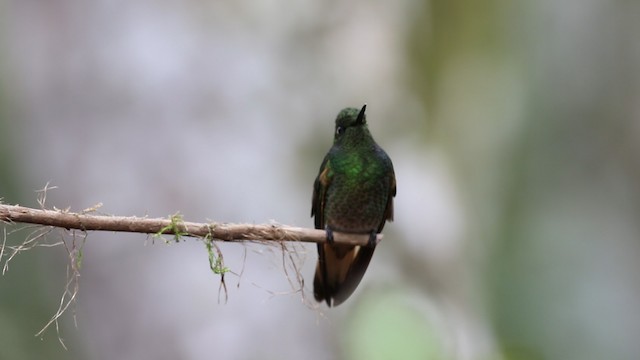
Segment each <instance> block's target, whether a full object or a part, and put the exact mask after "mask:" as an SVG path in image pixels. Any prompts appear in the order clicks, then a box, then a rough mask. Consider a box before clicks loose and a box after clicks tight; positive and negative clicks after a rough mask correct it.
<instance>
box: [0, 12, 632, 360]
mask: <svg viewBox="0 0 640 360" xmlns="http://www.w3.org/2000/svg"><path fill="white" fill-rule="evenodd" d="M639 17H640V3H637V2H630V1H628V2H624V1H604V2H603V1H600V2H596V1H590V2H579V1H570V0H563V1H538V2H534V1H517V2H508V1H500V0H490V1H486V2H475V1H471V0H454V1H445V0H433V1H424V2H412V1H398V2H380V1H375V2H366V1H356V2H338V1H329V2H321V1H304V2H298V3H284V2H276V1H256V2H246V3H243V2H218V1H211V2H205V1H183V2H172V1H160V2H154V1H146V0H139V1H130V2H126V1H104V0H97V1H91V2H83V1H78V0H61V1H51V2H40V1H32V0H27V1H24V0H23V1H10V0H4V1H2V2H0V155H1V156H2V158H0V167H1V168H2V170H3V171H2V173H1V174H0V197H2V198H3V202H5V203H12V204H15V203H20V204H22V205H27V206H34V207H35V206H37V203H36V196H37V194H35V193H34V192H33V191H34V190H36V189H40V188H42V187H43V186H44V185H45V184H46V183H47V182H49V183H50V184H51V185H55V186H57V189H54V190H50V191H49V192H48V196H47V205H48V206H49V207H54V206H55V207H57V208H67V207H69V208H70V209H71V210H72V211H81V210H82V209H85V208H89V207H92V206H94V205H95V204H97V203H100V202H101V203H103V204H104V205H103V206H102V207H101V208H100V210H99V211H100V212H102V213H107V214H116V215H138V216H144V215H148V216H151V217H167V216H169V215H171V214H174V213H176V212H180V213H181V214H182V215H183V216H184V218H185V220H188V221H219V222H249V223H267V222H270V221H276V222H278V223H283V224H289V225H296V226H305V227H311V226H312V224H313V222H312V219H311V218H310V217H309V213H310V206H311V203H310V202H311V186H312V183H313V180H314V178H315V176H316V173H317V170H318V167H319V165H320V162H321V160H322V158H323V156H324V154H325V152H326V151H327V150H328V149H329V147H330V145H331V141H332V136H333V121H334V119H335V116H336V114H337V113H338V111H339V110H340V109H342V108H344V107H346V106H354V107H359V106H361V105H362V104H363V103H367V104H368V107H367V111H368V122H369V127H370V129H371V131H372V133H373V135H374V136H375V138H376V140H377V141H378V143H379V144H380V145H381V146H383V147H384V148H385V149H386V151H387V152H388V153H389V155H390V156H391V158H392V159H393V161H394V165H395V171H396V176H397V182H398V195H397V197H396V202H395V204H396V214H395V218H396V221H395V222H394V223H391V224H389V225H387V226H386V228H385V238H384V241H383V242H382V244H381V245H380V246H379V248H378V250H377V251H376V255H375V256H374V259H373V261H372V264H371V265H370V268H369V270H368V272H367V275H366V276H365V278H364V280H363V281H362V283H361V285H360V287H359V289H358V290H357V291H356V293H355V294H354V295H353V296H352V298H350V299H349V301H347V302H346V303H345V304H344V305H342V306H340V307H338V308H335V309H327V308H326V307H325V306H324V305H322V306H320V305H316V304H315V303H314V301H313V298H312V290H311V282H312V281H311V279H312V276H313V269H314V266H315V261H316V254H315V246H313V245H310V244H299V245H295V246H291V250H295V254H294V255H293V256H294V259H295V264H296V265H297V266H301V267H300V271H301V274H302V276H303V277H304V279H305V281H306V286H305V288H304V291H303V292H302V293H301V292H298V291H297V288H296V287H295V286H292V285H291V284H290V283H289V281H288V279H287V276H288V275H287V273H286V272H285V270H284V269H283V252H282V250H281V249H280V248H278V247H268V246H264V245H259V244H247V245H242V244H223V245H221V249H222V251H223V254H224V258H225V261H226V265H227V266H228V267H230V269H231V270H232V271H233V272H234V273H235V274H241V275H240V276H238V275H234V274H229V275H228V276H227V277H226V282H227V286H228V290H229V291H228V301H227V302H226V303H225V301H224V294H222V295H220V294H219V284H220V283H219V278H218V277H216V276H215V275H214V274H212V272H211V270H210V269H209V264H208V258H207V252H206V249H205V247H204V245H203V244H202V243H201V242H198V241H195V240H193V239H190V240H186V241H184V242H180V243H178V244H175V243H174V244H171V245H166V244H164V243H163V242H162V241H157V240H156V241H155V244H153V245H152V244H151V241H150V239H147V238H145V237H144V236H141V235H128V234H125V235H123V234H114V233H90V234H89V236H88V239H87V242H86V245H85V247H84V257H83V267H82V270H81V278H80V293H79V297H78V301H77V304H76V307H75V321H76V322H77V326H75V325H74V319H73V315H74V314H73V312H72V311H69V312H68V313H67V314H65V315H64V316H63V318H62V328H61V336H62V337H63V338H64V340H65V343H66V345H67V347H68V348H69V350H64V349H63V348H62V346H61V345H60V344H59V343H58V339H57V334H56V332H55V330H53V329H51V330H49V331H48V332H46V333H45V334H44V336H43V338H42V339H40V338H36V337H34V336H33V334H35V333H36V332H37V331H38V330H39V329H40V327H42V326H43V325H44V324H45V323H46V322H47V320H48V318H49V317H50V316H51V315H53V314H54V313H55V309H56V308H57V306H58V301H59V298H60V296H61V295H62V291H63V289H64V284H65V276H66V275H65V267H66V253H65V251H64V250H63V249H62V248H54V249H36V250H33V251H30V252H28V253H24V254H22V255H21V256H20V257H18V258H16V259H15V260H12V263H11V267H10V270H9V272H8V273H7V274H6V275H5V276H4V277H1V278H0V358H1V359H32V358H48V359H58V358H59V359H69V358H73V359H209V358H216V359H256V358H260V359H302V358H304V359H605V358H606V359H634V358H636V357H637V356H638V354H640V345H639V343H638V341H637V340H636V339H637V338H638V336H640V312H639V311H638V310H639V309H640V300H639V299H640V283H638V282H637V279H636V277H637V274H638V273H639V272H640V262H639V261H638V259H639V256H640V240H639V239H640V227H639V226H638V221H637V220H638V215H639V214H640V211H639V210H640V202H639V201H638V200H639V196H638V194H639V193H640V192H639V191H638V190H639V185H638V184H640V147H639V146H638V143H640V142H639V140H640V116H639V115H640V106H639V105H638V104H640V102H639V100H640V40H639V39H640V38H639V37H638V36H637V34H639V33H640V23H638V22H637V19H638V18H639ZM7 228H11V227H9V226H7ZM56 236H57V235H52V237H54V239H53V240H55V237H56ZM21 240H22V239H21V238H20V233H19V234H16V236H12V237H10V238H9V242H19V241H21ZM287 257H288V255H285V256H284V258H285V259H286V258H287ZM290 265H291V263H290V262H287V265H285V266H287V267H288V269H289V270H290V267H289V266H290ZM219 299H220V300H219Z"/></svg>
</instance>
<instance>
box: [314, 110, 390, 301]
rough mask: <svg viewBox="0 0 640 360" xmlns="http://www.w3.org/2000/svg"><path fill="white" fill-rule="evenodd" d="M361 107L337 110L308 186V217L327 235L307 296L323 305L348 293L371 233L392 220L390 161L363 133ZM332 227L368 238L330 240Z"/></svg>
mask: <svg viewBox="0 0 640 360" xmlns="http://www.w3.org/2000/svg"><path fill="white" fill-rule="evenodd" d="M366 108H367V105H366V104H365V105H364V106H363V107H362V109H360V110H358V109H356V108H345V109H343V110H342V111H340V113H338V116H337V118H336V126H335V133H334V139H333V146H332V147H331V149H330V150H329V152H328V153H327V155H326V156H325V157H324V160H323V161H322V165H320V171H319V173H318V176H317V177H316V180H315V182H314V184H313V196H312V205H311V216H313V217H314V222H315V228H316V229H325V232H326V237H327V240H326V242H324V243H318V245H317V246H318V264H317V265H316V272H315V278H314V281H313V295H314V297H315V299H316V301H318V302H322V301H326V303H327V305H328V306H329V307H331V306H337V305H340V304H341V303H342V302H344V301H345V300H346V299H347V298H348V297H349V296H351V294H352V293H353V291H354V290H355V289H356V287H357V286H358V284H359V283H360V280H361V279H362V276H363V275H364V273H365V271H366V270H367V266H369V261H370V260H371V257H372V256H373V251H374V250H375V247H376V238H377V234H378V233H380V232H382V229H383V228H384V225H385V223H386V221H387V220H389V221H392V220H393V197H394V196H395V195H396V177H395V173H394V171H393V164H392V163H391V159H390V158H389V156H388V155H387V153H386V152H385V151H384V150H382V148H381V147H380V146H378V144H376V142H375V140H373V137H372V136H371V133H370V132H369V128H368V127H367V122H366V116H365V110H366ZM334 231H336V232H342V233H357V234H368V235H369V241H368V243H367V245H363V246H354V245H344V244H336V243H335V242H334V240H333V232H334Z"/></svg>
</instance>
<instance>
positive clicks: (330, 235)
mask: <svg viewBox="0 0 640 360" xmlns="http://www.w3.org/2000/svg"><path fill="white" fill-rule="evenodd" d="M324 231H325V232H326V234H327V244H329V245H333V244H334V243H335V240H333V230H331V228H330V227H329V226H327V227H325V228H324Z"/></svg>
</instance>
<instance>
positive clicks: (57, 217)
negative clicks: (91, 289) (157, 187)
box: [0, 204, 382, 245]
mask: <svg viewBox="0 0 640 360" xmlns="http://www.w3.org/2000/svg"><path fill="white" fill-rule="evenodd" d="M0 221H3V222H8V223H28V224H38V225H43V226H53V227H59V228H65V229H77V230H82V231H118V232H133V233H144V234H167V235H176V236H190V237H201V238H205V237H206V238H209V239H212V240H219V241H301V242H315V243H322V242H325V241H326V234H325V232H324V231H323V230H317V229H307V228H300V227H294V226H287V225H278V224H263V225H252V224H227V223H215V222H212V223H195V222H187V221H182V218H181V217H179V216H173V217H172V218H171V219H158V218H155V219H150V218H140V217H135V216H105V215H93V214H88V213H86V212H82V213H73V212H69V211H63V210H44V209H33V208H28V207H24V206H19V205H5V204H0ZM368 239H369V235H368V234H348V233H338V232H334V240H335V242H336V243H342V244H349V245H366V244H367V242H368ZM381 239H382V235H381V234H378V241H380V240H381Z"/></svg>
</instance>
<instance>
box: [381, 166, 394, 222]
mask: <svg viewBox="0 0 640 360" xmlns="http://www.w3.org/2000/svg"><path fill="white" fill-rule="evenodd" d="M395 196H396V174H395V172H394V171H393V169H392V170H391V183H390V184H389V195H388V196H387V207H386V208H385V210H384V218H383V220H382V222H381V223H380V226H379V227H378V233H381V232H382V229H383V228H384V224H385V222H386V221H387V220H389V221H393V198H394V197H395Z"/></svg>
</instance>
